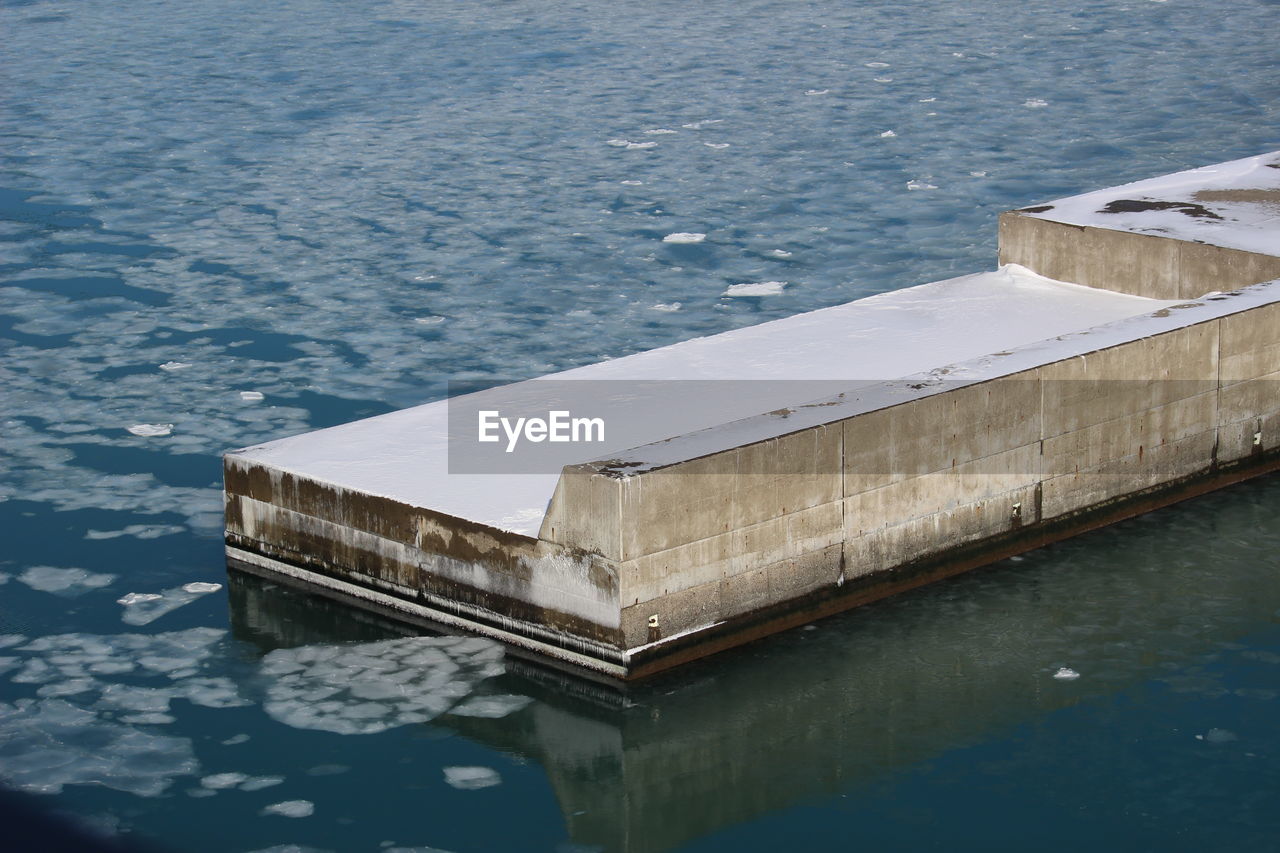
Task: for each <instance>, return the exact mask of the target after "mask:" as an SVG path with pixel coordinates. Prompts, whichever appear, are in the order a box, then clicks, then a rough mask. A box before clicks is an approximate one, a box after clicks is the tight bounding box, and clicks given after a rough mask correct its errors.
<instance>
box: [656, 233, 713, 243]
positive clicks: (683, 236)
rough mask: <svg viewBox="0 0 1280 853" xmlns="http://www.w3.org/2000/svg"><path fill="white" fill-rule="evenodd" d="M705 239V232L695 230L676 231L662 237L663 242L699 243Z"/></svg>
mask: <svg viewBox="0 0 1280 853" xmlns="http://www.w3.org/2000/svg"><path fill="white" fill-rule="evenodd" d="M705 239H707V235H706V234H700V233H698V232H696V231H677V232H675V233H674V234H668V235H667V236H665V237H663V238H662V242H664V243H701V242H702V241H703V240H705Z"/></svg>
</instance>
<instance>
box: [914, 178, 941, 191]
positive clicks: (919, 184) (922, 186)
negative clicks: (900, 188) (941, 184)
mask: <svg viewBox="0 0 1280 853" xmlns="http://www.w3.org/2000/svg"><path fill="white" fill-rule="evenodd" d="M937 188H938V187H937V185H936V184H931V183H929V182H928V181H915V180H912V181H907V189H909V190H936V189H937Z"/></svg>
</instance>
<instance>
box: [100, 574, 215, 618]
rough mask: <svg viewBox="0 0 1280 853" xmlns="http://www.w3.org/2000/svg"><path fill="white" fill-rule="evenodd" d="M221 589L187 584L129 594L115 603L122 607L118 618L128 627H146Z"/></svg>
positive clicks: (208, 585)
mask: <svg viewBox="0 0 1280 853" xmlns="http://www.w3.org/2000/svg"><path fill="white" fill-rule="evenodd" d="M220 589H222V585H221V584H216V583H201V582H196V583H188V584H183V585H182V586H180V587H174V588H173V589H166V590H164V591H163V592H159V593H155V592H131V593H129V594H128V595H126V596H124V597H123V598H121V599H118V601H117V603H119V604H122V605H124V608H125V611H124V613H123V614H121V616H120V618H121V619H122V620H123V621H124V622H125V623H126V624H128V625H148V624H150V623H152V622H154V621H156V620H157V619H159V618H160V617H161V616H164V615H165V614H166V613H171V612H173V611H174V610H177V609H178V608H179V607H182V606H184V605H187V604H190V603H191V602H193V601H195V600H196V599H197V598H200V597H201V596H203V595H208V594H209V593H211V592H217V591H218V590H220Z"/></svg>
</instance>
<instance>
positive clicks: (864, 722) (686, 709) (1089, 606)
mask: <svg viewBox="0 0 1280 853" xmlns="http://www.w3.org/2000/svg"><path fill="white" fill-rule="evenodd" d="M1277 492H1280V478H1277V477H1270V478H1264V479H1262V480H1259V481H1254V482H1251V483H1247V484H1243V485H1242V486H1238V487H1236V488H1233V489H1230V490H1228V491H1226V492H1222V493H1218V494H1215V495H1212V496H1209V497H1207V498H1203V499H1200V500H1196V501H1192V502H1189V503H1186V504H1182V505H1179V506H1176V507H1172V508H1169V509H1166V510H1163V511H1161V512H1158V513H1155V514H1152V515H1149V516H1144V517H1142V518H1139V519H1135V520H1133V521H1129V522H1125V523H1123V524H1120V525H1116V526H1114V527H1112V528H1109V529H1106V530H1103V531H1099V532H1096V533H1093V534H1090V535H1087V536H1082V537H1079V538H1077V539H1074V540H1070V541H1068V542H1065V543H1060V544H1059V545H1057V546H1054V547H1051V548H1047V549H1044V550H1042V551H1040V552H1036V553H1033V554H1030V555H1027V556H1026V557H1025V558H1023V559H1021V560H1017V559H1015V560H1013V561H1006V562H1003V563H1001V564H998V565H997V566H994V567H992V568H991V569H988V570H984V571H979V572H975V573H971V574H969V575H967V576H963V577H960V578H957V579H954V580H952V581H948V582H944V583H940V584H936V585H934V586H932V587H930V588H926V589H923V590H918V591H915V592H912V593H908V594H905V595H902V596H899V597H897V598H895V599H892V600H888V601H884V602H880V603H878V604H874V605H871V606H867V607H864V608H862V609H860V610H857V611H854V612H850V613H846V614H843V615H841V616H837V617H833V618H830V619H827V620H825V621H823V622H821V623H818V624H816V625H812V626H808V627H807V628H803V629H799V630H795V631H791V632H788V633H786V634H783V635H779V636H775V637H773V638H769V639H766V640H762V641H759V642H757V643H754V644H752V645H749V646H746V647H744V648H741V649H739V650H737V651H736V652H730V653H726V654H722V655H720V656H717V657H715V658H712V659H709V660H706V661H703V662H700V663H697V664H693V665H689V666H687V667H684V668H682V669H680V670H678V671H676V672H672V673H669V674H666V675H663V676H659V677H657V678H655V679H653V680H650V681H647V682H644V683H641V684H639V685H633V686H628V687H625V688H616V687H610V686H606V685H601V684H597V683H594V682H590V681H586V680H579V679H576V678H573V677H570V676H567V675H565V674H563V673H559V672H556V671H552V670H549V669H545V668H543V667H541V666H539V665H536V664H531V663H529V662H525V661H521V660H516V659H513V658H510V657H509V658H508V661H507V673H506V674H505V675H503V676H501V677H500V683H499V685H498V687H500V689H502V690H504V691H506V692H509V693H519V694H524V695H526V696H530V697H533V698H534V700H535V701H534V702H533V703H532V704H530V705H528V706H527V707H526V708H524V709H523V710H521V711H519V712H517V713H515V714H513V715H511V716H508V717H504V718H501V719H483V718H470V717H458V716H446V717H441V718H439V719H437V720H436V721H435V722H433V723H432V726H436V727H440V728H443V729H447V730H449V731H452V732H454V733H456V734H458V735H461V736H463V737H465V738H467V739H469V740H472V741H475V742H478V743H481V744H484V745H485V746H488V747H490V748H493V749H497V750H501V751H503V752H506V753H510V754H515V755H517V756H521V757H523V758H525V759H527V760H530V761H533V762H536V763H538V764H540V765H541V767H542V768H543V770H544V771H545V773H546V776H547V778H548V780H549V782H550V785H551V787H552V789H553V790H554V792H555V795H556V798H557V800H558V802H559V806H560V810H561V813H562V815H563V816H564V820H565V823H566V826H567V828H568V832H569V836H570V838H571V839H572V841H573V842H575V843H578V844H585V845H596V846H600V847H602V848H604V849H607V850H625V851H656V850H666V849H671V848H673V847H676V846H679V845H682V844H685V843H688V842H690V841H693V840H695V839H697V838H700V837H703V836H706V835H708V834H710V833H714V832H717V831H719V830H722V829H725V828H728V827H732V826H734V825H737V824H741V823H743V822H746V821H751V820H753V819H758V818H761V817H763V816H766V815H769V814H771V813H774V812H778V811H781V810H784V809H787V808H789V807H792V806H795V805H798V804H804V803H810V802H814V801H817V800H821V799H823V798H827V797H830V796H833V795H836V794H839V793H842V792H849V791H854V790H859V789H864V790H865V789H867V788H869V787H870V786H873V785H875V784H877V783H880V782H883V781H884V780H885V779H886V778H889V777H891V776H892V775H893V774H895V773H900V772H902V771H905V770H909V769H910V768H912V767H915V766H918V765H919V764H920V763H922V762H926V761H929V760H933V759H936V758H938V757H939V756H941V755H942V754H944V753H948V752H952V751H955V750H960V749H963V748H965V747H967V746H971V745H974V744H977V743H979V742H981V741H983V740H985V739H988V738H991V737H995V736H998V735H1000V734H1002V733H1007V732H1008V731H1009V730H1011V729H1014V728H1016V727H1018V726H1020V725H1024V724H1027V723H1030V722H1035V721H1037V720H1040V719H1042V718H1044V717H1045V716H1047V715H1048V714H1050V713H1052V712H1055V711H1059V710H1062V709H1065V708H1068V707H1070V706H1073V705H1080V704H1082V703H1086V704H1087V703H1099V702H1106V701H1112V700H1114V697H1115V696H1116V695H1117V694H1119V693H1122V692H1123V691H1126V690H1129V689H1131V688H1135V687H1138V686H1140V685H1143V684H1146V683H1148V682H1152V681H1161V680H1166V678H1167V677H1170V676H1169V673H1170V672H1171V671H1176V670H1177V669H1178V668H1179V667H1183V666H1185V665H1186V664H1187V661H1189V660H1191V659H1194V658H1196V657H1197V656H1203V655H1205V654H1206V653H1209V652H1212V651H1214V650H1215V649H1219V648H1221V647H1222V646H1223V645H1224V643H1226V642H1228V641H1230V640H1232V639H1235V638H1239V637H1243V636H1245V635H1247V634H1249V633H1250V632H1252V631H1256V630H1258V629H1259V627H1260V626H1273V625H1274V624H1275V622H1276V619H1277V613H1278V612H1280V611H1278V608H1280V585H1277V584H1276V583H1275V582H1274V574H1275V568H1276V560H1275V556H1274V555H1275V554H1276V553H1277V544H1278V543H1277V533H1276V532H1275V531H1274V529H1273V526H1272V525H1271V517H1270V511H1269V509H1268V507H1269V506H1274V501H1275V497H1276V494H1277ZM230 592H231V598H230V601H231V623H232V630H233V633H234V634H235V636H236V637H237V638H239V639H240V640H242V641H246V642H248V643H249V644H251V645H252V646H256V647H257V649H258V650H259V651H260V652H261V653H266V652H267V651H269V650H271V649H273V648H277V647H287V646H296V645H303V644H309V643H317V642H326V643H328V642H334V641H344V640H347V641H370V640H377V639H383V638H387V637H392V636H399V635H403V634H410V633H417V629H414V628H412V627H408V626H402V625H398V624H395V623H392V622H389V621H386V620H385V619H383V618H382V617H380V616H377V615H374V614H370V613H365V612H361V611H356V610H352V609H349V608H347V607H345V606H342V605H338V604H336V603H333V602H330V601H328V600H325V599H321V598H318V597H314V596H311V595H308V594H305V593H302V592H298V591H296V590H292V589H288V588H284V587H281V586H278V585H276V584H273V583H270V582H265V581H262V580H261V579H258V578H256V577H252V576H248V575H243V574H240V573H239V572H234V571H233V572H232V573H231V585H230ZM1060 667H1071V668H1072V669H1074V670H1077V671H1078V672H1079V673H1080V678H1078V679H1062V678H1055V677H1054V676H1055V673H1057V672H1058V670H1059V668H1060Z"/></svg>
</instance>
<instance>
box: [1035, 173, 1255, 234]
mask: <svg viewBox="0 0 1280 853" xmlns="http://www.w3.org/2000/svg"><path fill="white" fill-rule="evenodd" d="M1042 208H1043V209H1042ZM1023 212H1024V213H1026V214H1027V215H1029V216H1035V217H1037V218H1039V219H1048V220H1052V221H1054V222H1065V223H1068V224H1071V225H1091V226H1093V227H1095V228H1109V229H1111V230H1114V231H1133V232H1137V233H1139V234H1156V235H1159V236H1161V237H1172V238H1175V239H1178V240H1192V241H1196V242H1200V243H1209V244H1211V245H1214V246H1224V247H1226V248H1230V249H1243V250H1244V251H1246V252H1257V253H1259V254H1264V255H1280V151H1272V152H1271V153H1269V154H1259V155H1258V156H1256V157H1245V158H1243V159H1241V160H1232V161H1231V162H1229V163H1218V164H1215V165H1213V166H1205V167H1203V168H1200V169H1188V170H1187V171H1185V172H1176V173H1174V174H1171V175H1161V176H1160V177H1158V178H1149V179H1147V180H1144V181H1136V182H1134V183H1132V184H1124V185H1122V186H1118V187H1108V188H1107V189H1104V190H1098V191H1096V192H1091V193H1085V194H1083V195H1077V196H1071V197H1070V198H1064V199H1059V200H1057V201H1054V202H1050V203H1048V204H1047V205H1037V206H1033V207H1031V208H1030V209H1029V210H1025V211H1023Z"/></svg>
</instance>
